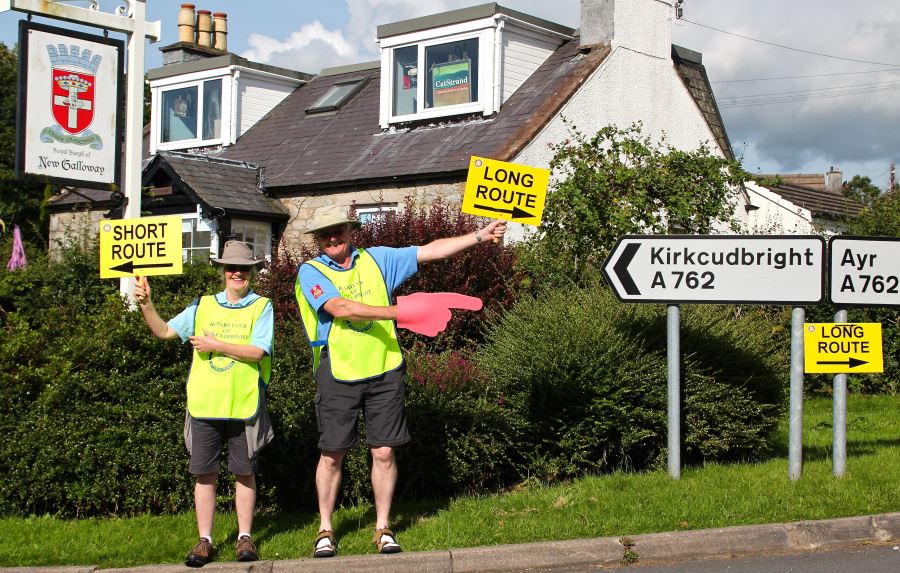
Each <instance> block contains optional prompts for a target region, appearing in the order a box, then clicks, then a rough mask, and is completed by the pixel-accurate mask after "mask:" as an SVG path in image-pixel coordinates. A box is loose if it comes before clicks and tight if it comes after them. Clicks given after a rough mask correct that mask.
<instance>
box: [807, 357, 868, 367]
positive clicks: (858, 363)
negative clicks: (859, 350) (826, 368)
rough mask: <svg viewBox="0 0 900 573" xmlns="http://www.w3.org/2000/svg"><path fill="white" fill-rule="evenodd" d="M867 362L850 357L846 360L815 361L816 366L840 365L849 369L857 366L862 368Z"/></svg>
mask: <svg viewBox="0 0 900 573" xmlns="http://www.w3.org/2000/svg"><path fill="white" fill-rule="evenodd" d="M868 363H869V361H868V360H860V359H859V358H853V357H852V356H851V357H850V358H848V359H847V360H817V361H816V364H840V365H842V366H849V367H850V368H856V367H857V366H862V365H863V364H868Z"/></svg>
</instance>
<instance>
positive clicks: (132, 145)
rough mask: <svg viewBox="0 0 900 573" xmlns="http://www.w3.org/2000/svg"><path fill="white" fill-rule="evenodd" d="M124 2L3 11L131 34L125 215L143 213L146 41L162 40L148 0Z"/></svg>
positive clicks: (0, 6)
mask: <svg viewBox="0 0 900 573" xmlns="http://www.w3.org/2000/svg"><path fill="white" fill-rule="evenodd" d="M119 1H120V3H122V4H125V6H120V7H118V8H117V9H116V14H110V13H107V12H101V11H100V10H99V8H97V6H98V2H94V8H79V7H78V6H69V5H67V4H61V3H58V2H48V1H47V0H0V12H7V11H9V10H16V11H19V12H25V13H27V14H35V15H38V16H45V17H48V18H55V19H57V20H64V21H66V22H73V23H76V24H83V25H85V26H94V27H97V28H104V29H106V30H112V31H115V32H124V33H125V34H126V35H127V37H128V55H127V60H128V61H127V65H128V68H127V82H128V83H127V86H126V91H125V94H126V103H125V109H126V117H125V121H126V128H125V173H124V174H123V176H122V186H123V188H124V189H123V190H124V192H125V199H126V205H125V209H124V213H123V218H126V219H128V218H138V217H140V216H141V149H142V141H141V135H142V131H143V116H144V114H143V105H144V41H145V39H149V40H150V41H151V42H156V41H158V40H159V35H160V25H159V22H158V21H156V22H147V2H146V0H119ZM133 291H134V279H133V278H132V277H128V278H123V279H121V280H120V283H119V292H120V293H121V294H122V295H123V296H126V297H129V298H130V296H131V294H132V293H133Z"/></svg>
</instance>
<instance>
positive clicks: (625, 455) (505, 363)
mask: <svg viewBox="0 0 900 573" xmlns="http://www.w3.org/2000/svg"><path fill="white" fill-rule="evenodd" d="M681 314H682V333H681V343H682V353H683V359H682V371H681V377H682V388H683V390H682V395H683V406H682V428H683V432H684V435H683V445H684V455H683V458H684V459H685V461H687V462H689V463H696V462H703V461H711V460H728V459H758V458H760V457H762V456H763V455H765V454H766V452H767V451H768V441H767V438H768V436H769V434H770V432H771V431H772V430H773V428H774V427H775V422H776V417H777V412H778V407H779V405H780V404H781V403H782V388H783V384H784V380H785V378H784V376H785V369H784V368H782V367H781V365H782V363H784V365H786V364H787V359H786V355H785V353H784V352H783V351H781V350H780V349H778V348H773V344H772V329H771V327H770V326H769V323H768V322H767V321H766V320H765V316H764V315H762V314H758V313H742V312H738V310H737V309H735V308H732V307H722V306H691V307H687V308H685V309H683V312H682V313H681ZM488 340H489V341H490V342H489V343H488V345H487V346H486V347H485V348H484V350H483V351H482V352H480V353H479V357H478V358H479V366H480V367H481V368H482V369H484V371H485V372H486V374H487V376H488V377H489V378H491V379H493V380H496V381H497V383H498V384H500V385H501V386H502V387H503V388H504V391H505V392H507V398H506V399H507V400H508V401H509V402H510V403H511V404H513V407H514V408H515V409H516V410H517V411H518V412H520V414H521V417H522V418H524V419H526V420H527V421H528V428H527V430H528V431H527V433H526V436H525V437H526V440H525V441H524V442H523V443H521V444H520V445H519V446H520V451H522V452H525V454H526V463H527V465H528V467H529V468H530V472H531V474H532V475H534V476H535V477H538V478H539V479H542V480H547V481H552V480H555V479H559V478H565V477H570V476H575V475H579V474H583V473H587V472H598V471H606V470H612V469H631V468H637V469H643V468H648V467H654V466H657V465H660V464H662V463H663V461H664V454H665V446H666V377H667V362H666V343H665V340H666V317H665V308H664V307H661V306H659V305H625V304H622V303H620V302H618V301H617V300H616V299H615V298H614V297H613V296H612V295H611V294H610V292H609V290H608V289H607V288H605V287H603V286H600V285H599V284H598V282H597V281H593V286H590V287H587V288H579V287H576V286H574V285H573V286H570V287H568V288H558V289H546V290H544V291H543V292H542V293H541V294H539V295H537V296H536V297H533V298H530V299H529V298H522V299H521V300H520V301H519V304H517V305H516V307H514V308H513V309H512V310H511V311H510V312H508V313H506V314H504V315H502V316H499V317H497V319H496V320H495V322H494V324H493V327H492V328H491V329H490V331H489V333H488ZM786 350H789V349H786Z"/></svg>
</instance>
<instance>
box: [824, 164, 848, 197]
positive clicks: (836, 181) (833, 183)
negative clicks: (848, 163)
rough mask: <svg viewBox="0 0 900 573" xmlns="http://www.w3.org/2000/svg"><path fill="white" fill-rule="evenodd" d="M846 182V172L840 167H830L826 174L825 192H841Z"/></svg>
mask: <svg viewBox="0 0 900 573" xmlns="http://www.w3.org/2000/svg"><path fill="white" fill-rule="evenodd" d="M843 184H844V174H843V173H841V171H840V170H839V169H835V168H834V167H830V168H829V169H828V173H826V174H825V192H826V193H837V194H838V195H840V194H841V186H842V185H843Z"/></svg>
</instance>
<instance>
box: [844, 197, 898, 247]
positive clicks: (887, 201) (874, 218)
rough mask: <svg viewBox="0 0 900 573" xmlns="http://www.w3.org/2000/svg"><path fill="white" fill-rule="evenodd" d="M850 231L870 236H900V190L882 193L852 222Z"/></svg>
mask: <svg viewBox="0 0 900 573" xmlns="http://www.w3.org/2000/svg"><path fill="white" fill-rule="evenodd" d="M850 233H852V234H854V235H864V236H870V237H900V191H892V192H890V193H885V194H883V195H880V196H879V197H878V198H877V199H875V200H874V201H872V203H871V205H869V206H868V207H866V209H865V210H863V212H862V213H860V215H859V218H858V219H856V220H855V221H852V222H851V223H850Z"/></svg>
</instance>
